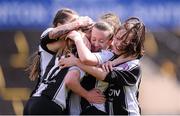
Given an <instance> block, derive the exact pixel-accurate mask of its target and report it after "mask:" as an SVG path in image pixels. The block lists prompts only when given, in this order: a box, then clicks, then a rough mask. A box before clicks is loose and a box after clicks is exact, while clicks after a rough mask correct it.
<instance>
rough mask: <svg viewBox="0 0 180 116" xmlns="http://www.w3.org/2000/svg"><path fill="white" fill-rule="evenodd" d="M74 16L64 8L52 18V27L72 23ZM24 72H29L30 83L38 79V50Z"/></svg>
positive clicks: (71, 11) (73, 12)
mask: <svg viewBox="0 0 180 116" xmlns="http://www.w3.org/2000/svg"><path fill="white" fill-rule="evenodd" d="M76 16H78V14H77V13H76V12H75V11H73V10H71V9H68V8H64V9H61V10H58V12H57V13H56V15H55V17H54V20H53V25H54V27H56V26H57V24H58V23H60V24H65V23H68V22H72V21H73V20H75V19H76ZM26 71H28V72H29V78H30V80H32V81H34V80H35V79H36V78H38V77H39V72H40V53H39V51H38V50H37V51H36V52H35V53H34V54H33V55H32V56H31V58H30V61H29V65H28V67H27V68H26Z"/></svg>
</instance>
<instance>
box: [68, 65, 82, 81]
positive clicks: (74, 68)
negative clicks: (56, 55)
mask: <svg viewBox="0 0 180 116" xmlns="http://www.w3.org/2000/svg"><path fill="white" fill-rule="evenodd" d="M70 70H78V71H79V72H80V80H82V78H83V77H84V76H85V72H84V71H83V70H81V69H80V68H79V67H77V66H72V67H70V68H69V71H70Z"/></svg>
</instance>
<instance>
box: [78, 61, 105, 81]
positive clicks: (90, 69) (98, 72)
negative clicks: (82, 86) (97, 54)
mask: <svg viewBox="0 0 180 116" xmlns="http://www.w3.org/2000/svg"><path fill="white" fill-rule="evenodd" d="M76 65H77V66H78V67H79V68H81V69H82V70H84V71H85V72H87V73H89V74H91V75H92V76H94V77H95V78H96V79H97V80H104V79H105V77H106V75H107V74H108V73H107V72H105V71H104V70H102V68H98V67H96V66H89V65H85V64H83V63H81V62H80V61H79V62H77V64H76Z"/></svg>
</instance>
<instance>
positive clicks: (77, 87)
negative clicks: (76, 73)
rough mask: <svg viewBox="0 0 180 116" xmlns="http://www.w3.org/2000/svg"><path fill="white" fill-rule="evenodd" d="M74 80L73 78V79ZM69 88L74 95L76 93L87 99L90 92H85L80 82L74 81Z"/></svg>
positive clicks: (68, 85)
mask: <svg viewBox="0 0 180 116" xmlns="http://www.w3.org/2000/svg"><path fill="white" fill-rule="evenodd" d="M72 78H73V77H72ZM67 87H68V88H69V89H70V90H72V91H73V92H74V93H76V94H77V95H79V96H81V97H83V98H85V99H86V98H87V96H86V95H87V94H88V91H87V90H85V89H84V88H83V87H82V86H81V85H80V82H79V81H77V80H76V81H72V82H71V83H69V84H67Z"/></svg>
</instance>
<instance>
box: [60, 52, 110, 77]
mask: <svg viewBox="0 0 180 116" xmlns="http://www.w3.org/2000/svg"><path fill="white" fill-rule="evenodd" d="M59 65H60V66H61V67H62V68H65V67H70V66H77V67H79V68H81V69H82V70H83V71H84V72H87V73H89V74H91V75H93V76H94V77H96V79H97V80H104V79H105V77H106V75H107V74H108V73H107V72H105V71H104V70H102V68H98V67H96V66H89V65H85V64H83V63H82V62H81V61H80V59H78V58H76V57H75V56H73V55H69V57H68V58H64V59H60V61H59Z"/></svg>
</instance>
